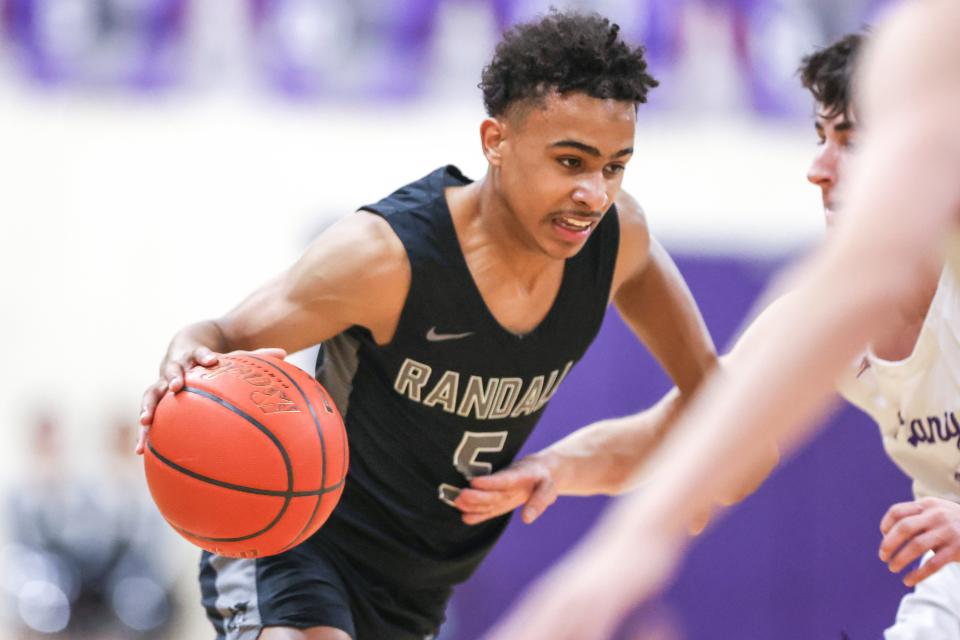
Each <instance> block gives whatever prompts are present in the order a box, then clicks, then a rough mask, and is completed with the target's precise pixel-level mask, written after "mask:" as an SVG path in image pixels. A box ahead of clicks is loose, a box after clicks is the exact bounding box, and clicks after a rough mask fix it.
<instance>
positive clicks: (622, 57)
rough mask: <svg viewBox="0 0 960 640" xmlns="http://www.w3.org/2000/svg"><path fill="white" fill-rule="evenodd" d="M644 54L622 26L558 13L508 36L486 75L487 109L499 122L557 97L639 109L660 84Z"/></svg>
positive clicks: (597, 18)
mask: <svg viewBox="0 0 960 640" xmlns="http://www.w3.org/2000/svg"><path fill="white" fill-rule="evenodd" d="M643 54H644V49H643V47H641V46H638V47H635V48H630V46H629V45H627V44H626V43H625V42H624V41H623V40H622V39H621V38H620V26H619V25H617V24H614V23H612V22H610V20H608V19H607V18H604V17H602V16H600V15H598V14H595V13H594V14H584V13H576V12H558V11H556V10H554V11H551V13H549V14H547V15H546V16H544V17H543V18H541V19H540V20H537V21H535V22H529V23H525V24H520V25H517V26H515V27H513V28H512V29H510V30H509V31H507V32H506V33H505V34H504V36H503V40H501V41H500V43H499V44H498V45H497V48H496V51H495V52H494V55H493V60H491V61H490V64H489V65H487V66H486V67H485V68H484V70H483V76H482V80H481V82H480V84H479V87H480V89H481V90H482V91H483V103H484V106H486V108H487V114H488V115H490V116H494V117H496V116H500V115H503V114H504V113H505V112H506V111H507V108H508V107H510V105H512V104H514V103H517V102H518V101H522V100H528V99H539V98H542V97H544V96H545V95H546V94H548V93H550V92H552V91H557V92H559V93H561V94H563V93H568V92H573V91H578V92H583V93H585V94H587V95H588V96H591V97H593V98H600V99H613V100H623V101H629V102H633V103H634V104H635V105H637V104H640V103H643V102H646V101H647V92H648V91H649V90H650V89H652V88H654V87H656V86H657V85H658V84H659V83H658V82H657V81H656V80H655V79H654V78H653V76H652V75H650V73H649V72H648V71H647V61H646V60H645V59H644V57H643Z"/></svg>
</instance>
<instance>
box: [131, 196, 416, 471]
mask: <svg viewBox="0 0 960 640" xmlns="http://www.w3.org/2000/svg"><path fill="white" fill-rule="evenodd" d="M409 281H410V266H409V263H408V261H407V257H406V253H405V252H404V249H403V245H402V244H401V243H400V241H399V239H398V238H397V236H396V234H394V233H393V231H392V230H391V229H390V227H389V225H388V224H387V223H386V221H384V220H383V218H381V217H379V216H375V215H373V214H370V213H366V212H362V211H361V212H358V213H354V214H351V215H349V216H346V217H345V218H343V219H342V220H340V221H339V222H337V223H336V224H334V225H333V226H331V227H330V228H329V229H328V230H326V231H325V232H324V233H323V234H321V235H320V236H319V237H318V238H317V239H316V240H315V241H314V242H313V243H312V244H311V245H310V247H309V248H308V249H307V251H306V252H305V253H304V255H303V256H302V257H301V258H300V259H299V260H298V261H297V262H296V263H295V264H294V265H293V266H291V267H290V268H289V269H288V270H287V271H285V272H283V273H282V274H280V275H279V276H277V277H276V278H274V279H273V280H271V281H270V282H268V283H266V284H265V285H263V286H262V287H260V288H259V289H257V290H256V291H255V292H254V293H252V294H251V295H250V296H249V297H247V298H246V299H245V300H244V301H243V302H241V303H240V304H239V305H238V306H237V307H236V308H234V309H233V310H231V311H230V312H229V313H227V314H226V315H224V316H222V317H221V318H217V319H213V320H205V321H202V322H198V323H196V324H192V325H189V326H187V327H185V328H184V329H182V330H181V331H180V332H178V333H177V334H176V335H175V336H174V338H173V340H172V341H171V342H170V346H169V348H168V349H167V353H166V355H165V356H164V358H163V361H162V362H161V364H160V376H159V379H158V380H157V382H155V383H154V384H153V385H151V386H150V387H149V388H148V389H147V391H146V392H145V393H144V396H143V403H142V412H141V416H140V422H141V425H143V426H144V427H148V426H149V425H150V423H151V421H152V420H153V411H154V409H155V407H156V405H157V403H158V402H159V401H160V398H162V397H163V395H164V394H165V393H166V392H167V391H168V390H170V391H173V392H177V391H179V390H180V389H181V388H182V386H183V379H184V373H185V372H186V370H187V369H190V368H191V367H193V366H197V365H200V366H213V365H215V364H216V363H217V354H218V353H226V352H229V351H236V350H245V351H254V350H265V351H264V352H265V353H267V354H269V355H280V356H281V357H282V355H284V354H285V353H286V352H293V351H298V350H300V349H304V348H306V347H309V346H312V345H314V344H317V343H319V342H322V341H323V340H325V339H327V338H329V337H331V336H334V335H336V334H338V333H340V332H341V331H343V330H344V329H346V328H348V327H350V326H352V325H361V326H364V327H366V328H367V329H369V330H370V332H371V333H372V334H373V335H374V337H375V338H376V340H377V341H378V342H380V343H385V342H388V341H389V340H390V338H391V337H392V335H393V332H394V330H395V328H396V324H397V319H398V318H399V315H400V309H401V308H402V306H403V301H404V298H405V297H406V293H407V289H408V288H409ZM143 438H144V436H143V433H141V438H140V443H138V445H137V452H138V453H140V452H142V448H143Z"/></svg>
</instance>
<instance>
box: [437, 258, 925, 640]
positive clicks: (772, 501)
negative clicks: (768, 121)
mask: <svg viewBox="0 0 960 640" xmlns="http://www.w3.org/2000/svg"><path fill="white" fill-rule="evenodd" d="M675 258H676V260H677V263H678V265H679V266H680V268H681V270H682V272H683V274H684V276H685V277H686V278H687V280H688V283H689V284H690V287H691V289H692V291H693V293H694V296H695V297H696V298H697V300H698V302H699V304H700V306H701V309H702V311H703V314H704V317H705V318H706V320H707V324H708V326H709V327H710V330H711V332H712V333H713V336H714V339H715V341H716V343H717V345H718V348H720V349H721V350H726V347H725V345H728V342H729V340H730V339H731V338H732V337H733V336H734V335H735V333H736V332H738V331H739V330H740V328H741V322H742V321H743V317H744V315H745V314H746V313H747V312H748V310H749V309H750V308H751V305H752V303H753V302H754V300H755V298H756V296H757V295H758V294H759V293H760V292H761V291H762V290H763V286H764V284H765V282H766V280H767V278H768V277H769V275H770V274H771V273H772V272H773V271H775V269H776V267H777V266H778V263H776V262H773V261H762V260H761V261H758V260H744V259H734V258H705V257H702V256H701V257H686V256H675ZM668 385H669V382H668V380H667V378H666V377H665V375H664V374H663V373H662V372H661V371H660V369H659V368H658V366H657V364H656V363H655V362H654V361H653V359H652V358H651V357H650V356H649V355H648V354H647V353H646V352H645V351H644V349H643V348H642V347H641V346H639V344H638V343H637V342H636V340H635V339H634V338H633V336H632V334H631V333H630V332H629V330H628V329H627V328H626V327H625V326H624V324H623V323H622V322H621V320H620V318H619V316H618V315H617V313H616V312H615V311H611V312H609V313H608V316H607V319H606V322H605V324H604V327H603V330H602V331H601V333H600V336H599V338H598V339H597V342H596V343H595V344H594V346H593V348H592V349H591V350H590V352H589V353H588V354H587V356H586V357H585V358H584V359H583V360H582V361H581V362H580V363H579V364H578V365H577V366H576V367H575V368H574V369H573V371H571V373H570V375H569V377H568V378H567V380H566V381H565V382H564V384H563V386H562V387H561V389H560V391H559V392H558V394H557V396H556V398H555V399H554V400H553V402H552V403H551V404H550V407H549V409H548V411H547V413H546V415H545V416H544V418H543V420H542V421H541V423H540V425H538V427H537V429H536V430H535V431H534V434H533V436H532V437H531V439H530V441H529V442H528V444H527V447H526V449H525V450H526V451H534V450H537V449H539V448H542V447H543V446H545V445H547V444H549V443H551V442H553V441H554V440H556V439H558V438H560V437H561V436H563V435H564V434H566V433H569V432H570V431H572V430H574V429H576V428H578V427H580V426H582V425H584V424H587V423H589V422H591V421H593V420H596V419H599V418H604V417H611V416H617V415H624V414H626V413H630V412H633V411H636V410H639V409H641V408H643V407H646V406H648V405H650V404H651V403H652V402H653V401H655V400H656V399H657V398H659V397H660V395H661V394H662V393H663V392H664V391H665V390H666V389H667V388H668ZM909 498H910V486H909V481H908V480H907V478H906V477H905V476H904V475H903V474H902V473H900V471H898V470H897V469H896V467H894V465H893V464H892V463H891V462H890V461H889V460H888V459H887V458H886V456H885V455H884V453H883V450H882V446H881V442H880V437H879V432H878V430H877V428H876V426H875V425H874V424H873V422H872V421H870V420H869V419H868V418H867V417H866V416H865V415H863V414H861V413H860V412H859V411H857V410H855V409H853V408H850V407H847V406H844V408H843V409H842V411H840V412H839V413H838V414H837V415H836V416H835V417H834V418H833V419H832V420H831V421H830V425H829V426H828V427H827V428H826V429H825V430H823V431H822V432H821V433H820V434H819V436H818V437H817V438H816V439H815V440H814V441H812V442H811V443H810V445H809V446H808V447H806V448H805V449H804V450H803V451H801V452H800V453H798V454H797V455H795V456H793V457H792V458H790V459H788V460H787V461H786V462H784V463H781V465H780V467H779V468H778V469H777V470H776V471H775V472H774V475H773V476H772V477H771V479H770V480H769V481H768V482H767V483H766V484H765V485H764V486H763V487H761V489H760V490H759V491H757V492H756V493H755V494H754V495H753V496H751V497H750V498H749V499H748V500H747V501H746V502H745V503H743V504H741V505H740V506H738V507H737V508H736V509H735V510H733V511H732V512H731V513H730V514H728V517H726V518H724V519H722V520H721V521H720V522H719V523H718V524H717V525H716V526H715V527H713V528H711V529H710V530H709V531H708V532H707V533H705V534H704V535H703V536H701V537H700V538H699V540H698V541H697V542H696V544H695V545H694V546H693V548H692V550H691V553H690V554H689V555H688V556H687V560H686V562H685V564H684V567H683V569H682V571H681V573H680V574H679V577H678V579H677V580H676V582H675V583H674V585H673V586H672V588H670V589H669V590H668V591H667V592H666V593H665V594H664V595H663V597H662V598H661V599H660V601H659V602H657V603H653V604H650V605H648V606H646V607H645V608H643V609H642V610H641V611H639V612H637V614H636V615H635V616H634V617H633V618H632V619H631V621H630V622H629V623H628V624H626V625H625V626H624V629H623V631H622V634H621V635H622V637H624V638H627V637H629V638H637V637H652V636H647V635H646V634H647V633H653V632H652V631H650V630H651V628H654V627H655V628H657V629H659V630H660V632H662V631H663V629H664V628H668V629H670V630H671V633H672V634H673V635H669V634H668V635H666V636H662V635H657V637H669V638H677V639H679V638H685V639H687V640H696V639H704V640H706V639H708V638H709V639H711V640H716V639H718V638H737V639H738V640H750V639H752V638H756V639H757V640H760V639H764V640H769V639H770V638H778V639H779V640H791V639H796V640H810V639H812V638H817V639H821V638H837V639H839V638H842V637H844V634H846V636H847V637H849V638H850V639H851V640H857V639H859V638H878V637H880V635H881V632H882V630H883V629H884V628H886V627H887V626H889V625H890V624H891V623H892V622H893V618H894V614H895V611H896V607H897V603H898V601H899V599H900V597H901V596H902V594H903V593H904V592H905V587H903V586H902V584H901V583H900V581H899V579H898V577H897V576H894V575H893V574H891V573H889V572H888V571H887V569H886V567H885V565H884V564H882V563H881V562H880V561H879V560H878V559H877V547H878V545H879V543H880V534H879V523H880V518H881V517H882V515H883V513H884V512H885V511H886V509H887V508H888V507H889V506H890V505H891V504H892V503H894V502H898V501H902V500H907V499H909ZM604 503H605V498H562V499H561V500H559V501H558V502H557V503H556V504H555V505H554V506H553V507H552V508H551V509H550V510H549V511H548V512H547V513H546V514H545V515H544V516H543V517H542V518H540V520H538V521H537V522H536V523H535V524H534V525H532V526H525V525H523V524H522V523H521V522H520V520H519V518H515V519H514V521H513V522H512V523H511V525H510V527H509V529H508V530H507V532H506V533H505V535H504V537H503V538H502V540H501V541H500V543H499V545H498V546H497V547H496V548H495V549H494V551H493V553H492V554H491V555H490V556H489V557H488V558H487V560H486V561H485V563H484V564H483V565H481V567H480V569H479V570H478V572H477V573H476V574H475V575H474V577H473V578H472V579H471V580H470V581H469V582H467V583H466V584H464V585H462V586H461V587H460V588H459V589H458V591H457V593H456V595H455V596H454V600H453V604H452V607H451V611H450V613H451V621H450V624H449V628H448V629H445V633H444V638H447V637H451V638H460V639H468V638H476V637H478V636H479V635H480V633H482V631H483V630H484V629H486V628H487V627H488V626H489V625H490V624H491V623H492V622H493V621H494V620H496V619H497V618H498V617H499V616H500V615H501V614H502V613H503V612H504V611H505V610H506V609H507V608H508V607H509V605H510V603H511V602H513V601H514V599H515V598H516V597H517V595H518V594H519V593H520V592H521V591H522V590H523V588H524V586H525V585H527V584H528V583H529V582H530V581H531V580H532V579H533V578H534V577H535V576H537V575H539V574H540V573H541V572H542V571H543V570H544V569H545V568H546V567H548V566H549V565H550V564H551V563H552V562H553V561H554V560H555V559H556V558H557V557H558V556H559V555H561V554H562V553H563V552H564V551H565V550H566V549H568V548H570V546H571V545H572V544H573V543H574V542H575V541H576V540H577V539H578V538H579V537H580V536H581V535H582V534H583V533H584V532H585V531H586V530H587V528H588V527H589V526H590V525H591V523H593V522H594V521H595V520H596V518H597V516H598V514H599V513H600V511H601V509H602V508H603V506H604Z"/></svg>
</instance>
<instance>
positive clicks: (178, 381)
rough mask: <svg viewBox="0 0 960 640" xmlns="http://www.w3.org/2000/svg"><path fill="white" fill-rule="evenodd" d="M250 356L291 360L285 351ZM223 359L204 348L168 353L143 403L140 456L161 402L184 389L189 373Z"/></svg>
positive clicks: (259, 351)
mask: <svg viewBox="0 0 960 640" xmlns="http://www.w3.org/2000/svg"><path fill="white" fill-rule="evenodd" d="M249 353H253V354H256V355H260V356H273V357H275V358H285V357H286V356H287V352H286V351H285V350H283V349H277V348H267V349H256V350H254V351H250V352H249ZM219 356H220V354H218V353H215V352H214V351H212V350H211V349H210V348H208V347H205V346H202V345H201V346H198V347H195V348H193V349H186V350H180V351H177V352H174V353H168V354H167V355H166V357H164V359H163V362H161V363H160V377H159V379H158V380H157V381H156V382H154V383H153V384H152V385H150V386H149V387H147V390H146V391H145V392H144V393H143V400H142V401H141V404H140V437H139V439H138V440H137V446H136V449H135V452H136V453H137V455H143V449H144V447H145V446H146V443H147V431H149V429H150V425H151V424H153V415H154V411H156V408H157V405H158V404H159V403H160V399H161V398H163V396H164V395H165V394H166V393H167V392H168V391H169V392H171V393H177V392H178V391H180V390H181V389H183V384H184V380H185V379H186V374H187V371H189V370H190V369H192V368H193V367H198V366H199V367H214V366H216V365H217V362H219V359H218V358H219Z"/></svg>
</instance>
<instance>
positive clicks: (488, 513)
mask: <svg viewBox="0 0 960 640" xmlns="http://www.w3.org/2000/svg"><path fill="white" fill-rule="evenodd" d="M556 499H557V489H556V484H555V483H554V481H553V476H552V475H551V473H550V469H549V468H548V467H547V465H545V464H544V463H543V462H541V461H540V460H538V459H537V458H535V457H533V456H531V457H527V458H523V459H522V460H518V461H517V462H515V463H513V464H512V465H510V466H509V467H507V468H506V469H502V470H500V471H498V472H496V473H493V474H490V475H488V476H478V477H476V478H473V479H471V480H470V487H469V488H466V489H464V490H462V491H461V492H460V495H459V496H458V497H457V499H456V500H454V502H453V504H454V505H455V506H456V507H457V508H458V509H460V511H462V512H463V522H464V523H466V524H471V525H472V524H479V523H481V522H485V521H486V520H489V519H490V518H495V517H497V516H501V515H503V514H505V513H508V512H510V511H513V510H514V509H516V508H517V507H519V506H521V505H525V506H524V508H523V512H522V514H521V517H522V518H523V521H524V522H525V523H526V524H530V523H531V522H533V521H534V520H536V519H537V518H539V517H540V514H542V513H543V512H544V511H546V509H547V507H549V506H550V505H551V504H553V503H554V502H555V501H556Z"/></svg>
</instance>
